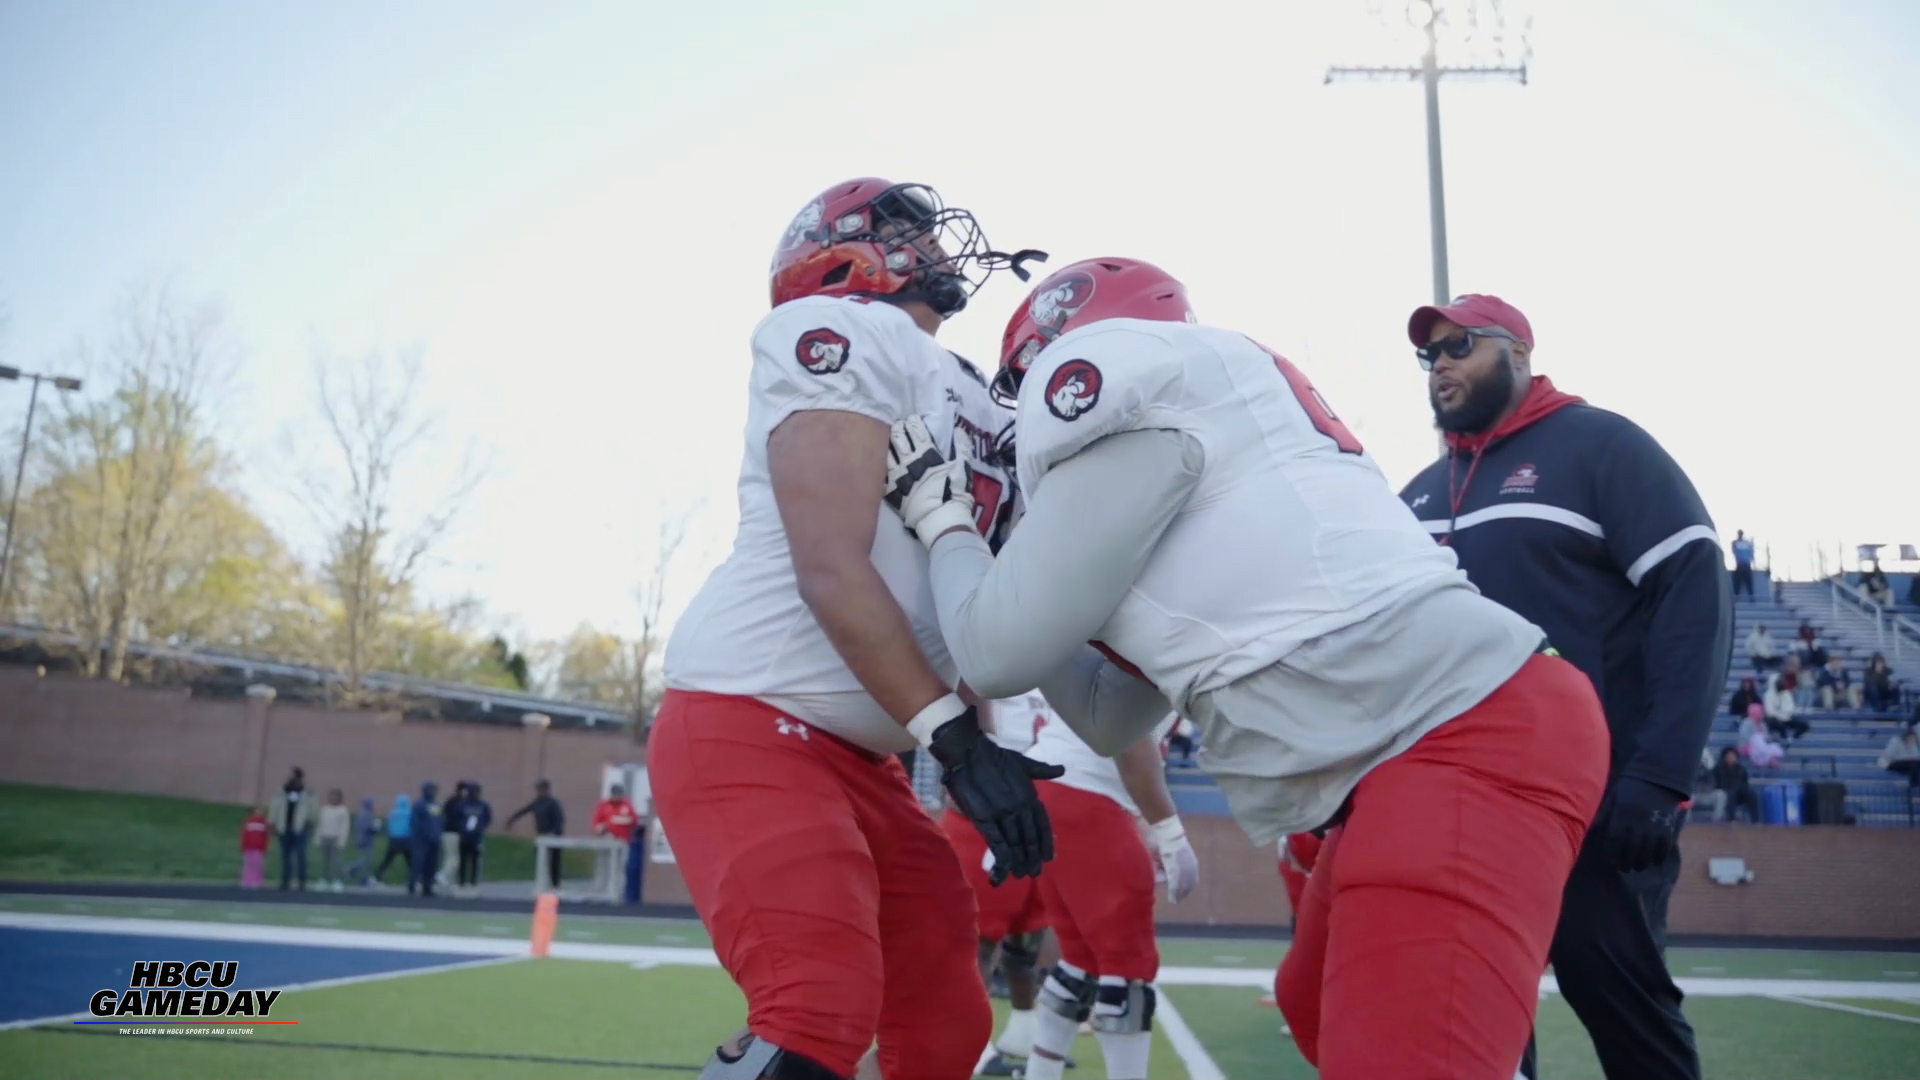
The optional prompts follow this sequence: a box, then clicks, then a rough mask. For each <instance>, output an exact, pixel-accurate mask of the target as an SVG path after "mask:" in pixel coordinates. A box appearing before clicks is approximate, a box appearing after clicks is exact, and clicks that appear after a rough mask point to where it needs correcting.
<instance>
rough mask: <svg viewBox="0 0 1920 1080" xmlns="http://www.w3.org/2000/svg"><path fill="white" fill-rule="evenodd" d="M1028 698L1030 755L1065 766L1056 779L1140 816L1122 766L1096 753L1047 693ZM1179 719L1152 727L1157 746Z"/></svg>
mask: <svg viewBox="0 0 1920 1080" xmlns="http://www.w3.org/2000/svg"><path fill="white" fill-rule="evenodd" d="M1027 699H1028V700H1029V701H1030V702H1031V703H1032V704H1031V706H1030V707H1032V708H1033V709H1034V710H1035V719H1034V731H1033V745H1032V746H1031V747H1029V748H1028V749H1027V756H1028V757H1030V758H1032V759H1034V760H1035V761H1044V762H1046V763H1047V764H1049V765H1059V766H1062V767H1063V768H1065V769H1066V770H1067V772H1066V775H1064V776H1062V777H1060V779H1058V780H1055V781H1053V782H1054V783H1056V784H1064V785H1065V786H1067V787H1070V788H1078V789H1080V790H1081V791H1091V792H1093V793H1094V794H1095V795H1105V796H1106V797H1107V798H1109V799H1112V800H1113V801H1114V802H1117V803H1119V804H1120V805H1121V806H1123V807H1125V808H1126V811H1127V813H1129V814H1133V815H1135V816H1138V815H1139V813H1140V807H1139V805H1138V804H1136V803H1135V802H1134V801H1133V796H1132V795H1129V794H1127V785H1126V784H1125V783H1124V782H1123V781H1121V779H1120V766H1119V765H1118V764H1117V763H1115V761H1114V760H1113V759H1112V758H1109V757H1101V756H1100V755H1099V754H1097V753H1095V752H1094V750H1093V747H1091V746H1088V745H1087V744H1086V743H1085V742H1084V741H1082V740H1081V738H1080V736H1078V735H1075V734H1074V733H1073V729H1072V728H1070V727H1068V726H1067V722H1066V721H1065V720H1062V719H1060V714H1059V713H1056V712H1054V711H1053V707H1052V706H1050V705H1048V704H1047V699H1046V697H1045V696H1044V695H1042V694H1040V693H1039V692H1037V691H1036V692H1034V693H1031V694H1028V695H1027ZM1177 719H1178V718H1177V717H1175V716H1173V715H1171V714H1169V715H1168V716H1167V718H1166V719H1165V720H1163V721H1161V722H1160V725H1159V726H1158V727H1156V728H1154V729H1153V735H1152V736H1151V738H1152V739H1153V742H1154V744H1155V745H1156V746H1157V745H1158V744H1159V742H1160V740H1162V739H1164V738H1166V737H1167V732H1169V731H1171V730H1173V725H1174V723H1175V721H1176V720H1177Z"/></svg>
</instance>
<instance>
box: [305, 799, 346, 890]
mask: <svg viewBox="0 0 1920 1080" xmlns="http://www.w3.org/2000/svg"><path fill="white" fill-rule="evenodd" d="M352 830H353V815H352V813H351V812H350V811H348V810H347V797H346V795H344V794H343V793H342V792H341V791H340V789H339V788H334V789H333V790H331V791H329V792H327V804H326V805H325V806H322V807H321V808H320V827H319V828H318V829H316V830H314V834H313V835H314V839H315V840H317V841H318V842H319V844H320V887H321V888H323V889H328V890H331V891H333V892H339V891H340V890H341V888H342V886H341V884H340V871H341V869H342V868H343V867H344V866H345V865H346V859H345V857H344V856H345V854H346V849H347V841H348V840H349V839H350V838H351V837H352Z"/></svg>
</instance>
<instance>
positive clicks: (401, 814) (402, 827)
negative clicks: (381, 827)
mask: <svg viewBox="0 0 1920 1080" xmlns="http://www.w3.org/2000/svg"><path fill="white" fill-rule="evenodd" d="M387 835H388V836H391V837H393V838H394V839H395V840H405V839H407V838H408V837H410V836H412V835H413V796H411V795H395V796H394V797H393V813H391V814H388V815H387Z"/></svg>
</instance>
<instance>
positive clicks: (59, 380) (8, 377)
mask: <svg viewBox="0 0 1920 1080" xmlns="http://www.w3.org/2000/svg"><path fill="white" fill-rule="evenodd" d="M21 379H32V380H33V389H32V390H31V391H30V392H28V394H27V422H26V423H25V424H24V425H22V426H21V428H20V457H19V458H18V460H16V461H15V462H14V466H13V494H12V496H11V497H10V498H8V500H7V539H6V541H5V543H4V544H0V611H9V610H11V609H10V608H9V607H8V606H7V585H8V583H9V581H10V580H11V571H12V570H13V521H14V517H15V515H16V514H18V513H19V511H20V485H21V483H22V482H23V481H24V480H25V479H26V475H27V446H28V441H29V440H30V439H32V438H33V410H34V407H35V406H37V405H38V404H39V403H40V384H41V383H42V382H50V383H52V384H53V385H54V388H55V389H56V390H78V389H80V380H79V379H76V378H73V377H72V376H70V375H38V374H35V373H34V372H31V371H21V370H20V369H19V368H17V367H7V366H6V365H4V364H0V380H5V381H7V382H19V381H20V380H21Z"/></svg>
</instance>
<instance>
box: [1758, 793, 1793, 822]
mask: <svg viewBox="0 0 1920 1080" xmlns="http://www.w3.org/2000/svg"><path fill="white" fill-rule="evenodd" d="M1760 820H1761V821H1763V822H1765V823H1766V824H1768V825H1785V824H1786V823H1787V792H1786V788H1785V786H1784V785H1781V784H1766V785H1763V786H1762V787H1761V788H1760Z"/></svg>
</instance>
